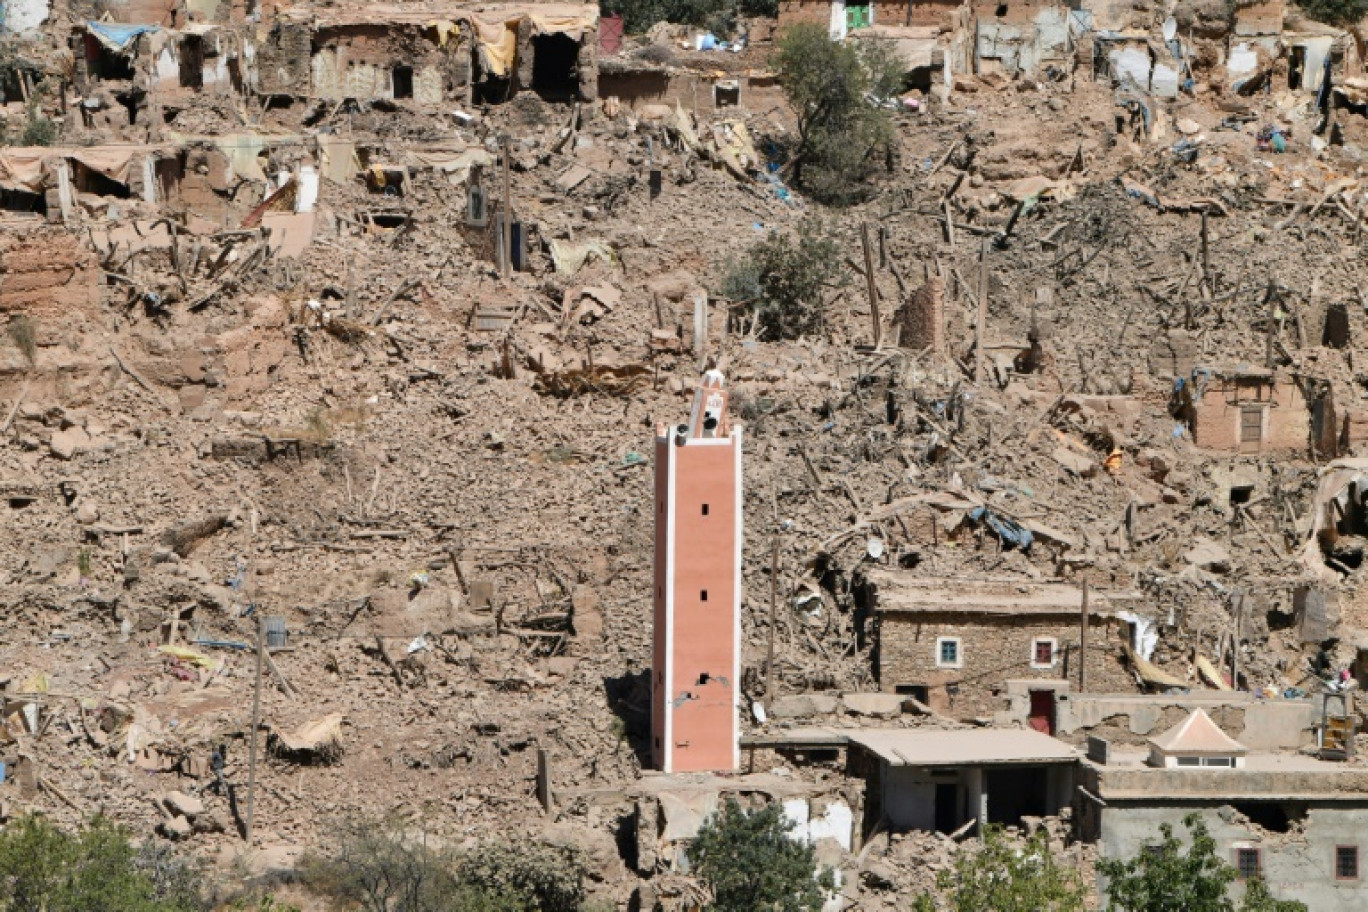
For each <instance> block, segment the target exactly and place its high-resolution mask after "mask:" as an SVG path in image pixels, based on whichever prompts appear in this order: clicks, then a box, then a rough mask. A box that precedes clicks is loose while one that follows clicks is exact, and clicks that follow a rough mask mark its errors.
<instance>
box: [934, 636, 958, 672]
mask: <svg viewBox="0 0 1368 912" xmlns="http://www.w3.org/2000/svg"><path fill="white" fill-rule="evenodd" d="M963 665H964V651H963V647H962V646H961V644H960V638H959V637H937V638H936V667H937V668H960V667H962V666H963Z"/></svg>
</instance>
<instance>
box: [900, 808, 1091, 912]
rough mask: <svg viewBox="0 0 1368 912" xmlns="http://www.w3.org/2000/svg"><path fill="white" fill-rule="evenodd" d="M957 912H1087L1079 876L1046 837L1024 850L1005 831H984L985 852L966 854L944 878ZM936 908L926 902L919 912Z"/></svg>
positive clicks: (1037, 838) (942, 885) (1031, 840)
mask: <svg viewBox="0 0 1368 912" xmlns="http://www.w3.org/2000/svg"><path fill="white" fill-rule="evenodd" d="M937 885H938V886H939V887H940V889H941V890H942V891H943V892H944V894H945V896H946V899H947V901H948V902H949V908H950V909H951V910H953V912H1083V908H1084V907H1083V894H1084V890H1083V884H1082V882H1081V881H1080V880H1079V877H1078V872H1077V871H1074V870H1073V869H1071V868H1066V867H1062V866H1061V865H1060V864H1059V863H1058V862H1057V861H1056V860H1055V857H1054V855H1052V854H1051V853H1050V846H1049V843H1048V842H1047V841H1046V839H1045V834H1044V833H1039V832H1038V833H1036V834H1035V835H1034V836H1032V837H1030V838H1029V839H1027V840H1026V844H1025V845H1024V846H1017V845H1014V844H1013V843H1012V842H1010V841H1009V840H1008V839H1007V837H1006V835H1005V834H1004V833H1003V831H1002V828H1001V827H996V826H990V827H988V828H987V829H986V830H984V834H983V846H982V848H980V849H979V851H977V852H975V853H973V854H970V853H967V852H966V853H962V854H961V855H960V856H959V858H958V859H957V860H956V862H955V869H954V871H943V872H941V875H940V878H939V882H938V884H937ZM934 908H935V906H934V904H933V903H932V902H931V900H930V898H929V897H925V896H924V897H922V898H921V899H920V900H918V905H917V906H916V909H917V912H931V910H933V909H934Z"/></svg>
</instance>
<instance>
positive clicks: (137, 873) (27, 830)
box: [0, 814, 203, 912]
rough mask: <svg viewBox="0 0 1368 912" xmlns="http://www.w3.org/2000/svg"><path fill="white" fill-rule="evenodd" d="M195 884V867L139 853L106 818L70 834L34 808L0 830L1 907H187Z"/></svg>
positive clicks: (10, 911) (196, 900)
mask: <svg viewBox="0 0 1368 912" xmlns="http://www.w3.org/2000/svg"><path fill="white" fill-rule="evenodd" d="M199 886H200V880H199V871H198V869H197V868H195V867H194V866H192V865H189V864H187V863H185V862H183V861H181V860H180V859H177V858H174V857H172V856H170V855H169V854H163V853H158V852H155V851H148V850H144V851H142V852H139V850H138V849H136V848H134V846H133V844H132V842H130V841H129V838H128V833H127V831H125V830H124V829H123V828H122V827H119V826H117V825H116V824H114V823H112V822H111V821H109V820H108V819H106V818H103V817H96V818H93V819H92V820H91V821H90V822H89V823H88V824H87V825H86V826H85V828H84V829H82V830H81V831H80V832H78V833H76V834H75V835H71V834H68V833H64V832H62V831H61V830H59V829H57V827H55V826H53V825H52V824H51V823H49V822H48V821H47V819H46V818H44V817H41V816H39V815H36V814H35V815H31V816H28V817H21V818H19V819H17V820H15V821H12V822H11V823H9V824H8V825H7V826H6V827H5V829H4V830H3V831H0V912H30V910H42V912H90V910H93V909H99V910H101V912H192V910H198V909H202V908H203V905H202V903H201V900H200V890H199Z"/></svg>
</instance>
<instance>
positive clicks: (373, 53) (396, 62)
mask: <svg viewBox="0 0 1368 912" xmlns="http://www.w3.org/2000/svg"><path fill="white" fill-rule="evenodd" d="M314 45H315V46H316V47H317V50H316V51H315V52H314V54H313V58H312V59H311V61H310V64H309V67H310V74H311V78H310V84H311V86H312V94H313V95H314V96H315V97H317V98H326V99H329V100H334V101H337V100H341V99H343V98H357V99H363V100H365V99H374V98H389V99H392V98H395V97H396V92H395V70H396V69H397V68H401V67H404V68H411V70H412V76H411V78H412V96H411V97H412V100H413V102H414V103H416V104H420V105H436V104H441V102H442V98H443V96H444V85H445V83H446V81H447V79H448V76H449V75H450V76H451V77H452V81H453V82H454V76H455V73H454V72H449V71H450V68H449V67H447V66H446V65H445V64H446V63H447V59H446V58H447V55H446V54H444V53H442V51H441V49H440V48H439V46H438V45H437V44H436V43H435V42H433V41H430V40H428V39H427V38H425V37H423V36H422V35H420V34H419V33H418V30H417V29H413V28H390V27H387V26H384V25H349V26H339V27H334V28H326V29H319V30H318V32H317V33H316V35H315V38H314Z"/></svg>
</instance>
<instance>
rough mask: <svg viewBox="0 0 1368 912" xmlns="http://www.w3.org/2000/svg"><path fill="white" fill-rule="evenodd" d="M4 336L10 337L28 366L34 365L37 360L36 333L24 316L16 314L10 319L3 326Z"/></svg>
mask: <svg viewBox="0 0 1368 912" xmlns="http://www.w3.org/2000/svg"><path fill="white" fill-rule="evenodd" d="M5 334H6V335H8V336H9V337H10V341H11V342H13V343H14V344H15V346H16V347H17V348H18V349H19V351H21V352H23V354H24V359H25V360H26V361H28V363H29V364H34V363H36V362H37V360H38V331H37V329H36V328H35V327H34V325H33V321H32V320H30V319H29V318H28V317H27V316H25V315H24V314H18V315H16V316H13V317H11V318H10V321H9V323H7V324H5Z"/></svg>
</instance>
